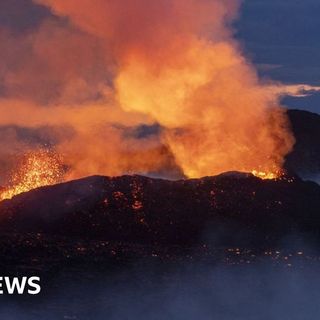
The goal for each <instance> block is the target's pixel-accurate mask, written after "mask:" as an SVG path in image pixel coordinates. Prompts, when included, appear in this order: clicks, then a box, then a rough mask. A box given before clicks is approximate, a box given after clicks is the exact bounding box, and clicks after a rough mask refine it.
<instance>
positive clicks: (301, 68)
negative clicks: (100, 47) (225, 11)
mask: <svg viewBox="0 0 320 320" xmlns="http://www.w3.org/2000/svg"><path fill="white" fill-rule="evenodd" d="M50 15H51V14H50V12H49V11H48V10H47V9H46V8H43V7H40V6H36V5H34V4H32V2H31V0H1V1H0V24H1V25H2V26H5V27H6V28H9V29H10V30H12V31H13V32H18V33H19V32H23V31H25V30H26V29H32V28H35V27H36V26H37V25H38V24H39V23H40V22H41V21H42V20H43V19H45V18H47V17H49V16H50ZM319 17H320V1H319V0H245V1H244V4H243V7H242V11H241V16H240V20H239V21H238V22H237V23H236V28H237V37H238V38H239V39H240V40H241V41H242V42H243V44H244V50H245V52H246V55H247V56H248V57H249V58H250V59H251V60H253V61H254V63H255V64H256V65H257V68H258V69H259V71H260V74H261V75H262V76H264V77H265V76H266V77H271V78H272V79H276V80H281V81H284V82H286V83H306V84H313V85H320V34H319V30H320V19H319ZM285 103H286V104H287V105H289V106H290V107H294V108H303V109H307V110H310V111H314V112H318V113H320V94H319V93H318V94H314V95H312V96H311V97H307V98H287V99H285Z"/></svg>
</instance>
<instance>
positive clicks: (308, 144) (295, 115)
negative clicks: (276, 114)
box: [286, 110, 320, 178]
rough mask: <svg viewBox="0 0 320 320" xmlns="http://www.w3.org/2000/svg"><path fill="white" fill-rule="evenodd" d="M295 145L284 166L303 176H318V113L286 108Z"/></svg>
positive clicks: (319, 129) (319, 168)
mask: <svg viewBox="0 0 320 320" xmlns="http://www.w3.org/2000/svg"><path fill="white" fill-rule="evenodd" d="M288 115H289V118H290V121H291V124H292V130H293V133H294V135H295V137H296V141H297V142H296V145H295V147H294V150H293V152H292V153H291V154H289V155H288V156H287V161H286V167H287V168H289V169H290V170H292V171H294V172H296V173H297V174H299V175H300V176H301V177H304V178H314V177H316V176H319V177H320V115H318V114H315V113H311V112H307V111H301V110H288Z"/></svg>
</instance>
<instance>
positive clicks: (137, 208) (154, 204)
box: [0, 173, 320, 247]
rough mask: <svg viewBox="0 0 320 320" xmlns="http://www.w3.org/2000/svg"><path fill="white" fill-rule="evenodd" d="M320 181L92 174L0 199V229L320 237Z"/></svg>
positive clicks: (262, 240) (167, 238)
mask: <svg viewBox="0 0 320 320" xmlns="http://www.w3.org/2000/svg"><path fill="white" fill-rule="evenodd" d="M319 208H320V186H319V185H317V184H316V183H313V182H305V181H302V180H300V179H299V178H297V177H294V178H283V179H281V180H261V179H258V178H256V177H254V176H252V175H251V174H241V173H226V174H222V175H219V176H215V177H206V178H202V179H193V180H180V181H167V180H161V179H152V178H147V177H143V176H122V177H114V178H109V177H102V176H93V177H89V178H85V179H81V180H76V181H71V182H68V183H63V184H59V185H55V186H50V187H44V188H40V189H36V190H33V191H30V192H28V193H24V194H21V195H18V196H16V197H14V198H13V199H12V200H5V201H3V202H2V203H0V213H1V221H0V228H1V231H2V234H4V233H6V234H8V233H9V234H17V233H18V234H28V233H39V234H47V235H63V236H64V237H69V238H81V239H88V240H106V241H120V242H127V243H140V244H143V245H163V246H170V245H183V246H192V245H199V244H202V243H206V244H207V243H212V244H214V245H215V246H229V245H231V246H232V245H235V246H238V247H239V246H247V247H248V246H249V247H257V246H264V247H270V246H276V245H278V244H279V243H280V242H281V241H283V239H284V238H287V237H291V236H292V237H293V236H294V237H298V238H303V239H305V240H308V241H315V242H317V241H319V240H320V210H319Z"/></svg>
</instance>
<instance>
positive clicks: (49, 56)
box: [0, 0, 294, 198]
mask: <svg viewBox="0 0 320 320" xmlns="http://www.w3.org/2000/svg"><path fill="white" fill-rule="evenodd" d="M34 2H36V3H39V4H41V5H44V6H46V7H47V8H49V9H50V10H51V11H52V13H53V14H54V15H56V16H58V17H62V18H63V19H65V20H64V21H65V25H63V26H60V25H59V26H57V25H56V24H54V23H52V22H51V23H47V24H43V25H42V26H41V27H40V28H39V30H36V31H32V32H33V33H32V34H31V36H30V37H29V38H27V40H26V42H27V45H28V46H30V47H31V48H32V50H33V51H32V52H33V56H32V59H33V60H32V66H33V69H32V70H38V69H39V70H41V74H40V73H39V77H40V75H42V68H43V65H48V66H47V75H46V80H47V81H48V83H51V82H50V81H51V80H52V83H53V85H52V92H49V93H47V94H44V93H43V95H40V93H42V91H45V90H48V88H47V87H44V88H43V90H42V91H41V90H37V91H39V97H36V98H35V97H32V98H33V99H30V97H29V96H28V94H29V93H25V94H26V95H27V98H28V99H24V100H23V99H22V98H17V99H14V100H12V99H11V100H10V99H3V100H1V103H0V111H1V114H2V117H1V120H0V121H1V124H2V125H16V126H22V127H25V128H29V129H30V130H31V129H37V128H43V127H45V128H48V129H47V130H52V133H51V136H54V148H55V150H56V152H57V153H58V154H61V155H63V159H64V163H63V165H65V167H67V168H68V172H67V174H66V176H65V177H64V179H66V180H73V179H77V178H81V177H85V176H90V175H96V174H100V175H107V176H120V175H123V174H128V173H130V174H131V173H138V174H144V175H149V174H153V173H156V174H157V173H159V172H160V173H161V176H162V177H165V178H166V177H168V176H169V174H167V173H168V172H172V171H174V172H179V173H180V177H181V178H200V177H204V176H212V175H216V174H220V173H222V172H228V171H241V172H251V173H253V174H254V175H256V176H257V177H260V178H262V179H275V178H277V177H279V176H280V175H281V171H282V167H283V163H284V158H285V156H286V155H287V154H288V153H289V152H290V151H291V149H292V147H293V144H294V138H293V135H292V134H291V131H290V125H289V121H288V119H287V115H286V111H285V109H284V108H282V107H281V106H280V103H279V95H280V94H281V88H282V85H281V84H274V83H266V82H265V81H262V80H260V79H259V77H258V75H257V73H256V71H255V68H254V67H253V65H252V64H251V63H250V62H249V61H248V60H247V59H246V58H245V56H244V54H243V53H242V50H241V46H240V45H239V43H238V42H237V41H236V40H235V39H234V31H233V29H232V24H233V22H234V20H235V19H236V18H237V15H238V9H239V1H236V0H226V1H221V0H162V1H149V0H135V1H131V0H126V1H115V0H111V1H105V0H91V1H87V0H82V1H78V0H69V1H64V0H34ZM66 34H67V40H66ZM70 39H72V40H70ZM52 48H53V49H52ZM52 50H53V51H54V52H53V51H52ZM57 56H59V57H60V56H61V57H63V58H64V59H60V58H57ZM77 59H79V61H78V60H77ZM26 73H27V71H25V73H24V74H23V75H22V74H17V75H15V76H14V77H13V76H11V78H10V79H9V80H10V81H11V82H10V81H9V80H8V83H9V84H11V83H12V85H13V84H14V85H15V87H17V86H19V85H20V84H21V83H24V82H23V81H24V80H25V78H26ZM50 77H52V79H51V78H50ZM35 78H36V77H32V80H33V81H36V80H34V79H35ZM40 78H41V77H40ZM57 79H58V80H57ZM59 79H61V81H62V82H61V83H59V85H57V82H59V81H60V80H59ZM39 85H42V84H39ZM284 88H285V89H286V90H287V87H286V86H284ZM26 90H27V89H26ZM23 92H24V91H23ZM32 92H34V90H33V91H32ZM22 95H23V94H20V96H22ZM9 105H10V108H9ZM11 106H13V107H14V110H15V111H14V112H11V111H10V110H12V109H13V108H11ZM155 127H156V128H157V130H156V132H154V131H152V128H155ZM150 128H151V129H150ZM31 148H32V147H31ZM40 158H41V159H42V160H40V163H38V164H39V165H38V167H39V168H41V170H40V174H35V175H34V174H33V173H32V172H38V169H37V168H30V167H29V169H28V170H30V172H31V174H24V173H23V174H21V173H19V169H18V170H17V173H15V174H14V177H13V180H14V181H13V182H11V186H10V187H9V189H8V190H7V191H6V192H5V193H4V195H3V196H2V198H8V197H11V195H14V194H17V193H19V192H22V191H27V190H29V189H31V188H33V187H38V186H42V185H47V184H52V183H55V182H57V181H60V178H61V177H60V169H59V168H58V167H59V166H56V164H57V162H56V158H55V157H53V158H52V157H42V156H40ZM31 162H32V161H31ZM36 163H37V162H36ZM23 167H24V168H25V166H23ZM27 167H28V166H27ZM24 170H25V169H24ZM44 171H47V176H46V177H44V178H43V173H44ZM24 172H25V171H24ZM24 175H25V178H23V176H24ZM158 175H159V174H158ZM17 177H19V179H22V180H24V181H23V182H20V180H19V179H18V178H17ZM21 177H22V178H21ZM29 180H30V181H29Z"/></svg>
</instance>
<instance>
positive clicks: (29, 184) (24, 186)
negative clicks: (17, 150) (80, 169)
mask: <svg viewBox="0 0 320 320" xmlns="http://www.w3.org/2000/svg"><path fill="white" fill-rule="evenodd" d="M62 177H63V167H62V162H61V159H60V157H59V156H58V155H57V154H56V153H54V152H52V151H50V150H47V149H43V150H38V151H35V152H29V153H27V154H25V155H24V156H23V158H22V160H21V162H20V167H19V168H18V169H17V170H16V171H15V172H14V173H13V174H12V176H11V180H10V183H9V185H8V187H6V188H5V190H4V191H3V192H2V193H1V194H0V201H2V200H5V199H11V198H12V197H14V196H16V195H18V194H20V193H23V192H27V191H30V190H32V189H36V188H39V187H43V186H48V185H53V184H56V183H59V182H61V181H62Z"/></svg>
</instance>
